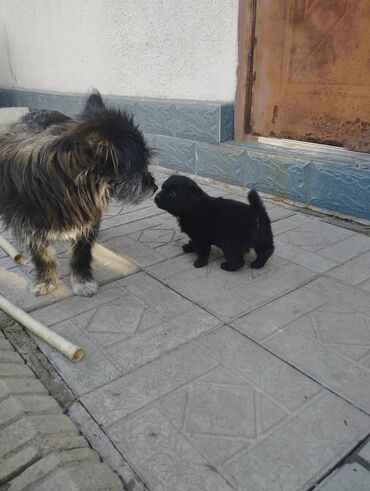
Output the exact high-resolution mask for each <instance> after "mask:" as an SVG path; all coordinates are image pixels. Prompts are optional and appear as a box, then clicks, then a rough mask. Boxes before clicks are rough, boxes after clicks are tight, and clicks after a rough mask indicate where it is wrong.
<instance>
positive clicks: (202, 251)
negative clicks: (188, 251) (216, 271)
mask: <svg viewBox="0 0 370 491" xmlns="http://www.w3.org/2000/svg"><path fill="white" fill-rule="evenodd" d="M194 249H195V252H196V254H197V256H198V257H197V259H196V260H195V261H194V263H193V265H194V267H195V268H202V267H203V266H207V264H208V258H209V252H210V250H211V244H209V243H208V242H195V243H194Z"/></svg>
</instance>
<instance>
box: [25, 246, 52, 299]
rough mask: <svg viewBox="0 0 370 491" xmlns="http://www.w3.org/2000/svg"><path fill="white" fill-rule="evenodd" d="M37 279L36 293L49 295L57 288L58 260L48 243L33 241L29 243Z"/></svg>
mask: <svg viewBox="0 0 370 491" xmlns="http://www.w3.org/2000/svg"><path fill="white" fill-rule="evenodd" d="M29 248H30V251H31V255H32V259H33V263H34V265H35V268H36V275H37V279H36V282H35V284H34V286H33V292H34V293H35V295H47V294H48V293H51V292H52V291H54V290H55V289H56V288H57V285H58V273H57V262H56V259H55V256H54V254H53V251H52V250H51V249H50V247H49V245H48V243H43V244H40V243H37V242H31V243H30V244H29Z"/></svg>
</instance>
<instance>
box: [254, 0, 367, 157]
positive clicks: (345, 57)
mask: <svg viewBox="0 0 370 491" xmlns="http://www.w3.org/2000/svg"><path fill="white" fill-rule="evenodd" d="M255 7H256V8H255V29H254V46H253V61H252V63H253V69H252V73H253V81H252V84H251V94H250V97H251V100H250V104H249V107H250V116H249V117H250V120H249V125H248V126H249V128H248V129H249V133H252V134H255V135H262V136H273V137H279V138H290V139H295V140H304V141H311V142H320V143H327V144H331V145H339V146H344V147H346V148H351V149H354V150H360V151H370V0H257V1H256V3H255Z"/></svg>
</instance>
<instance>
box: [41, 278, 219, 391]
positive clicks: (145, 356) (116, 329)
mask: <svg viewBox="0 0 370 491" xmlns="http://www.w3.org/2000/svg"><path fill="white" fill-rule="evenodd" d="M110 296H112V298H109V297H110ZM98 297H99V293H98V295H97V296H95V297H93V299H94V300H92V299H91V300H90V302H89V303H88V304H87V305H85V309H84V310H83V312H81V313H80V312H79V311H78V310H77V311H76V309H75V308H74V307H75V306H76V305H78V306H80V304H77V302H72V300H69V301H67V303H66V305H65V306H63V303H62V302H61V303H59V304H58V305H57V306H56V312H53V310H52V309H43V310H41V311H39V312H37V313H36V318H38V319H39V320H42V321H43V322H45V323H46V324H47V325H51V324H53V329H57V330H58V331H60V332H62V333H63V334H65V335H66V337H67V338H70V336H71V335H72V333H73V336H74V338H73V339H75V340H76V342H78V343H80V344H82V346H86V349H88V350H89V354H88V355H89V356H87V358H86V370H84V368H85V364H84V363H82V365H81V364H79V365H78V366H79V367H82V372H83V377H82V378H78V380H77V381H76V380H74V374H75V373H77V371H78V370H77V368H76V370H77V371H75V370H73V371H72V374H71V373H70V372H71V370H72V368H71V367H69V366H68V365H70V364H69V363H68V362H65V363H63V362H64V360H63V359H61V358H62V357H60V356H59V357H58V356H57V355H56V353H52V354H51V357H52V360H53V361H54V362H55V364H56V365H57V366H58V369H59V370H60V371H61V373H62V374H63V376H64V377H65V378H66V379H67V380H68V381H70V385H71V387H73V388H74V389H75V390H76V391H77V392H78V393H84V392H86V391H88V390H90V389H91V388H94V387H96V386H99V385H102V383H101V377H96V373H95V370H90V369H91V368H92V365H91V363H98V362H97V359H98V360H100V359H105V360H106V366H108V367H110V365H111V364H113V365H114V366H115V367H117V368H118V369H119V373H127V372H129V371H131V370H133V369H135V368H137V367H139V366H142V365H145V364H146V363H148V362H150V361H152V360H154V359H155V358H157V357H158V356H160V355H163V354H164V353H165V352H167V351H170V350H171V349H174V348H177V347H178V346H180V345H182V344H184V343H186V342H188V341H190V340H191V339H193V338H195V337H197V336H200V335H201V334H204V333H206V332H208V331H210V330H212V329H215V328H216V327H218V326H219V325H220V322H219V321H218V320H217V319H216V318H214V317H213V316H212V315H210V314H208V313H207V312H205V311H203V310H202V309H200V308H199V307H196V306H192V304H191V303H190V302H189V301H187V300H185V299H183V298H182V297H180V296H179V295H177V294H176V293H174V292H173V291H171V290H169V289H168V288H167V287H165V286H163V285H162V284H160V283H159V282H158V281H156V280H153V279H152V278H150V277H148V276H147V275H144V274H139V275H137V278H134V277H132V279H131V280H128V281H127V282H125V283H124V284H122V283H115V284H111V285H109V288H108V287H105V288H103V291H102V293H101V295H100V299H99V298H98ZM63 318H68V320H67V321H64V322H63ZM61 321H62V322H61ZM56 322H57V324H56ZM71 330H72V333H71ZM42 348H43V349H44V350H46V352H47V353H48V354H49V352H50V351H51V350H47V348H46V347H45V346H44V345H43V344H42ZM93 353H95V355H94V356H92V354H93ZM101 363H103V362H101ZM97 366H98V365H97ZM99 371H100V370H99ZM64 372H65V373H64ZM114 374H115V375H116V374H117V373H116V372H114ZM95 383H97V384H98V385H94V384H95Z"/></svg>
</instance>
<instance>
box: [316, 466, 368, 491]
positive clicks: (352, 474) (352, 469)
mask: <svg viewBox="0 0 370 491" xmlns="http://www.w3.org/2000/svg"><path fill="white" fill-rule="evenodd" d="M315 489H317V491H368V490H369V489H370V472H369V471H368V470H367V469H365V468H364V467H362V466H361V465H359V464H357V463H356V462H353V463H350V464H345V465H343V466H342V467H340V468H339V469H337V470H335V471H334V472H333V473H332V474H330V475H329V476H328V477H327V478H326V479H325V480H324V481H323V482H322V483H321V484H320V486H318V487H317V488H315Z"/></svg>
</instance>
